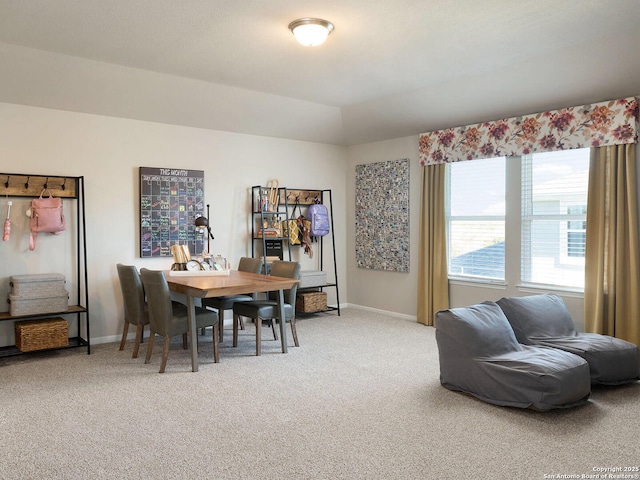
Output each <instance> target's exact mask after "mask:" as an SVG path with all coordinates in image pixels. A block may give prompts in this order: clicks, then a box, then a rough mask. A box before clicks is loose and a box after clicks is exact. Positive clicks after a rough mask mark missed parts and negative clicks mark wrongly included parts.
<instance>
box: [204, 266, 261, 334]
mask: <svg viewBox="0 0 640 480" xmlns="http://www.w3.org/2000/svg"><path fill="white" fill-rule="evenodd" d="M238 271H240V272H249V273H260V272H261V271H262V262H261V261H260V259H259V258H251V257H242V258H241V259H240V263H239V264H238ZM252 300H254V298H253V296H251V295H225V296H223V297H211V298H203V299H202V306H203V307H205V308H209V309H216V310H217V311H218V318H219V319H220V328H219V335H220V341H222V340H223V338H224V312H225V310H231V309H232V308H233V304H234V303H237V302H250V301H252ZM240 328H241V329H242V330H244V322H242V319H241V323H240Z"/></svg>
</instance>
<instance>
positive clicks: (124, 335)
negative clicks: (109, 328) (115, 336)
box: [119, 320, 129, 350]
mask: <svg viewBox="0 0 640 480" xmlns="http://www.w3.org/2000/svg"><path fill="white" fill-rule="evenodd" d="M127 333H129V322H127V321H126V320H125V322H124V328H123V329H122V340H120V349H119V350H123V349H124V344H125V343H126V342H127Z"/></svg>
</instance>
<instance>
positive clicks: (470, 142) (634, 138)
mask: <svg viewBox="0 0 640 480" xmlns="http://www.w3.org/2000/svg"><path fill="white" fill-rule="evenodd" d="M637 142H638V99H637V98H635V97H629V98H622V99H619V100H611V101H610V102H601V103H595V104H591V105H584V106H582V107H572V108H563V109H561V110H554V111H550V112H544V113H537V114H533V115H526V116H523V117H514V118H508V119H505V120H498V121H495V122H484V123H479V124H477V125H469V126H466V127H457V128H448V129H446V130H438V131H435V132H429V133H423V134H421V135H420V165H432V164H437V163H451V162H459V161H461V160H473V159H479V158H492V157H502V156H508V155H526V154H529V153H536V152H550V151H554V150H567V149H570V148H584V147H602V146H607V145H619V144H625V143H637Z"/></svg>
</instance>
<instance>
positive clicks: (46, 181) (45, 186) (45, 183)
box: [44, 177, 49, 188]
mask: <svg viewBox="0 0 640 480" xmlns="http://www.w3.org/2000/svg"><path fill="white" fill-rule="evenodd" d="M44 188H49V177H47V179H46V180H45V181H44Z"/></svg>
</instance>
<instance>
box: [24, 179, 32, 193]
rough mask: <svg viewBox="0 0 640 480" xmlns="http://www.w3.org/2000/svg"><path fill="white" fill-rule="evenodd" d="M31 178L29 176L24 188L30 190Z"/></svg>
mask: <svg viewBox="0 0 640 480" xmlns="http://www.w3.org/2000/svg"><path fill="white" fill-rule="evenodd" d="M30 178H31V177H27V181H26V183H25V184H24V189H25V190H29V179H30Z"/></svg>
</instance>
